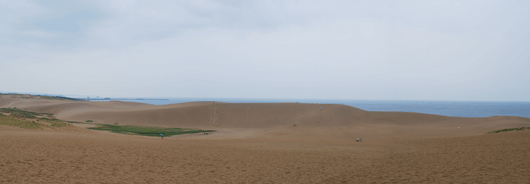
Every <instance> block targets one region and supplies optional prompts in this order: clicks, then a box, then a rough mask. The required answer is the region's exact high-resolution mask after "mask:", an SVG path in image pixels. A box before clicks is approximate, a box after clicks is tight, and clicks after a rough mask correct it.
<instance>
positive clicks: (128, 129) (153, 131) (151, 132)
mask: <svg viewBox="0 0 530 184" xmlns="http://www.w3.org/2000/svg"><path fill="white" fill-rule="evenodd" d="M88 129H92V130H106V131H111V132H114V133H121V134H131V135H143V136H160V134H164V136H165V137H169V136H172V135H180V134H193V133H201V132H215V130H198V129H183V128H162V127H144V126H128V125H127V126H126V125H109V124H100V125H99V126H98V127H90V128H88Z"/></svg>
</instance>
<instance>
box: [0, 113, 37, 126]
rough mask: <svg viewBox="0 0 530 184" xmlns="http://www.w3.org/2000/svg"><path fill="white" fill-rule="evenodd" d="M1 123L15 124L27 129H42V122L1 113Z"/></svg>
mask: <svg viewBox="0 0 530 184" xmlns="http://www.w3.org/2000/svg"><path fill="white" fill-rule="evenodd" d="M0 125H8V126H15V127H20V128H25V129H42V128H41V127H40V126H41V125H40V124H38V123H35V122H33V121H23V120H19V119H15V118H12V117H9V116H6V115H3V114H0Z"/></svg>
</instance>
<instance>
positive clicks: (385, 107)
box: [121, 98, 530, 118]
mask: <svg viewBox="0 0 530 184" xmlns="http://www.w3.org/2000/svg"><path fill="white" fill-rule="evenodd" d="M121 101H128V102H138V103H147V104H153V105H166V104H173V103H184V102H195V101H217V102H228V103H316V104H343V105H349V106H352V107H356V108H359V109H363V110H367V111H400V112H417V113H426V114H437V115H444V116H455V117H489V116H520V117H527V118H530V102H466V101H397V100H396V101H395V100H318V99H232V98H171V99H165V100H149V99H144V100H133V99H131V100H121Z"/></svg>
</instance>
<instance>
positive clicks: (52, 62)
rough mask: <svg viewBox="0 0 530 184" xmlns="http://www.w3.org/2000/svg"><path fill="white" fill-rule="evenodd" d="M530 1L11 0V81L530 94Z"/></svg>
mask: <svg viewBox="0 0 530 184" xmlns="http://www.w3.org/2000/svg"><path fill="white" fill-rule="evenodd" d="M528 9H530V1H526V0H520V1H515V0H506V1H498V0H476V1H475V0H466V1H462V0H455V1H452V0H443V1H442V0H441V1H433V0H431V1H425V0H418V1H400V0H389V1H383V0H380V1H335V0H329V1H313V0H300V1H296V0H293V1H289V0H278V1H275V0H266V1H265V0H264V1H259V0H258V1H253V0H248V1H236V0H234V1H232V0H230V1H210V0H194V1H174V0H168V1H165V0H156V1H134V0H124V1H118V0H117V1H112V0H91V1H69V0H66V1H60V0H54V1H44V0H40V1H25V0H17V1H11V0H0V78H1V80H0V92H19V93H48V94H61V95H66V96H85V97H86V96H92V97H95V96H100V97H131V98H135V97H142V98H271V99H277V98H298V99H354V100H455V101H530V72H529V69H530V34H529V33H530V11H528Z"/></svg>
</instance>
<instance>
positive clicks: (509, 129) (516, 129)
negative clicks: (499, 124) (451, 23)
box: [486, 127, 530, 134]
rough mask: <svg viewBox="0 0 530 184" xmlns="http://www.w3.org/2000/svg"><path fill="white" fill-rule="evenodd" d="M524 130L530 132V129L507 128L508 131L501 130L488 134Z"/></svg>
mask: <svg viewBox="0 0 530 184" xmlns="http://www.w3.org/2000/svg"><path fill="white" fill-rule="evenodd" d="M524 130H530V127H520V128H506V129H500V130H495V131H491V132H488V133H486V134H495V133H501V132H511V131H524Z"/></svg>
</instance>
